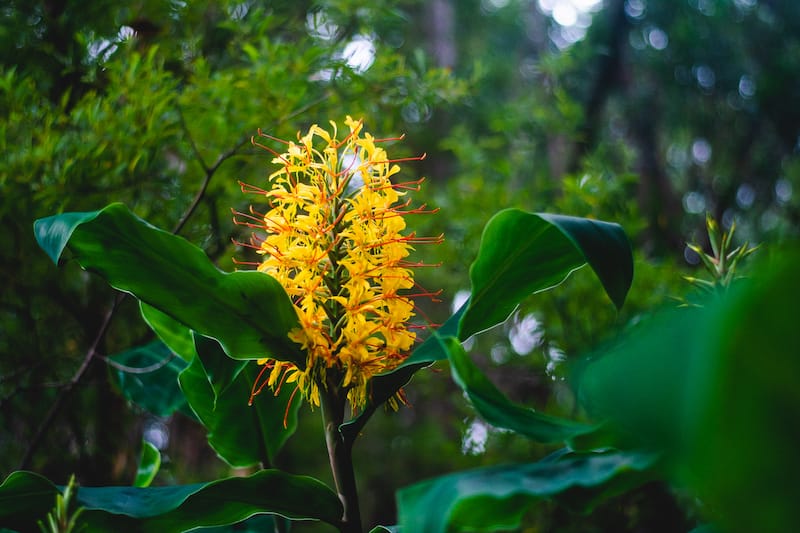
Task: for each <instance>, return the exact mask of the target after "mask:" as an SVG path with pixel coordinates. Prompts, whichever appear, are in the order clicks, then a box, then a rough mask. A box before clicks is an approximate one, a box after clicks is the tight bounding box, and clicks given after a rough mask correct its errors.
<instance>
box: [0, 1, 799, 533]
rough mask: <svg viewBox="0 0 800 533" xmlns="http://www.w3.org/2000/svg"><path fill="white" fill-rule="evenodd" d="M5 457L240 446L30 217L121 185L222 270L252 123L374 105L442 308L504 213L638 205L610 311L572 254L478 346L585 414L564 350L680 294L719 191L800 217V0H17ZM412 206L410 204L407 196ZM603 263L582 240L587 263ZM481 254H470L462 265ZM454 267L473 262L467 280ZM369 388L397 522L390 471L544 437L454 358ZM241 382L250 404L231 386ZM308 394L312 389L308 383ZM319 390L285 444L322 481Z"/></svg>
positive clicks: (3, 373)
mask: <svg viewBox="0 0 800 533" xmlns="http://www.w3.org/2000/svg"><path fill="white" fill-rule="evenodd" d="M0 114H2V119H0V143H2V145H1V146H0V148H1V149H2V156H0V217H1V218H2V229H1V230H0V244H1V245H2V246H0V250H2V251H0V275H1V276H2V279H3V290H2V302H1V305H0V428H2V431H0V475H2V476H3V477H5V475H7V474H8V473H10V472H11V471H13V470H15V469H19V468H24V469H30V470H34V471H36V472H40V473H42V474H44V475H46V476H47V477H49V478H50V479H53V480H55V481H57V482H59V483H64V482H66V480H67V478H68V477H69V475H70V474H71V473H75V474H76V476H77V479H78V481H79V482H80V483H81V484H83V485H87V486H90V485H126V484H130V482H131V480H132V478H133V477H134V475H135V473H136V466H137V461H138V457H139V453H140V447H141V442H142V439H143V438H144V439H145V440H147V441H149V442H151V443H153V444H154V445H156V447H158V448H159V449H160V450H161V451H162V455H163V459H164V464H163V465H162V469H161V471H160V473H159V475H158V477H157V479H156V482H155V484H171V483H191V482H196V481H203V480H208V479H213V478H215V477H218V476H221V475H226V474H229V473H231V471H230V470H231V469H230V468H229V467H228V466H226V465H225V463H224V462H222V461H220V460H219V459H218V458H217V457H216V455H215V453H214V452H213V450H211V449H210V448H209V447H208V445H207V443H206V440H205V435H204V431H203V429H202V428H201V427H200V426H199V425H197V424H196V423H195V422H194V421H192V420H191V419H190V418H188V417H186V416H184V415H182V414H181V413H180V412H178V413H175V414H169V415H168V416H167V413H150V412H145V411H143V410H142V409H141V408H138V407H135V406H133V405H131V403H130V402H129V399H127V398H125V397H124V396H123V395H122V394H121V393H120V389H119V387H118V384H119V380H120V379H125V376H124V374H125V372H124V371H123V370H120V368H119V365H117V366H115V364H114V360H113V359H111V358H110V357H111V356H112V355H113V354H116V353H118V352H121V351H123V350H125V349H126V348H128V347H130V346H132V345H137V344H142V343H144V342H146V341H148V340H150V339H151V337H152V333H150V332H149V330H148V328H147V327H146V325H145V324H144V323H143V322H142V320H141V317H140V316H139V311H138V308H137V306H136V305H135V302H133V301H130V300H129V301H124V302H122V304H121V305H120V306H119V308H118V309H116V310H115V311H114V312H113V317H112V320H111V322H110V323H109V324H108V329H107V331H106V332H105V334H104V335H102V336H100V337H98V332H99V331H101V330H102V329H103V327H104V326H103V324H104V323H105V322H106V319H107V317H108V316H109V313H111V310H112V309H113V308H114V307H115V300H116V297H115V294H114V291H113V289H111V288H109V287H108V286H107V285H106V284H105V283H104V282H102V281H101V280H99V279H96V278H95V277H93V276H92V275H90V274H87V273H85V272H82V271H80V269H79V267H78V266H77V265H76V264H74V263H73V264H69V263H68V264H67V265H65V266H64V267H63V268H60V269H57V268H56V267H55V266H54V265H53V264H52V263H51V262H50V261H49V260H48V259H47V257H46V256H45V254H44V253H43V252H42V251H41V250H40V249H39V247H38V245H37V244H36V242H35V240H34V238H33V232H32V223H33V221H34V220H35V219H36V218H40V217H43V216H47V215H50V214H53V213H56V212H62V211H89V210H94V209H99V208H100V207H102V206H103V205H105V204H107V203H109V202H111V201H122V202H124V203H126V204H128V205H129V206H130V207H131V208H132V209H133V210H134V211H135V212H136V213H137V214H138V215H139V216H141V217H143V218H145V219H147V220H149V221H150V222H152V223H153V224H156V225H158V226H160V227H164V228H175V229H177V230H178V231H179V233H180V234H181V235H183V236H185V237H186V238H187V239H189V240H190V241H192V242H195V243H197V244H199V245H201V246H202V247H203V249H204V250H205V251H206V253H207V254H208V255H209V256H210V257H211V258H212V259H213V260H214V261H215V263H216V264H217V265H218V266H219V267H220V268H222V269H223V270H228V271H229V270H232V269H234V268H235V267H236V266H235V264H234V262H233V259H234V258H235V259H237V260H248V259H250V260H252V259H253V257H252V256H249V252H248V251H247V250H245V249H243V248H242V247H240V246H237V245H236V244H235V242H236V241H243V240H246V233H245V231H244V228H242V227H240V226H236V225H234V224H233V221H232V217H231V214H230V210H231V208H233V209H235V210H238V211H244V210H246V209H247V206H248V205H249V204H250V202H251V201H252V198H251V197H246V196H244V195H243V194H242V193H241V190H240V186H239V181H240V180H241V181H243V182H246V183H250V184H253V185H256V186H259V185H263V184H264V183H265V180H266V176H267V175H268V174H269V173H270V172H271V167H270V163H269V157H267V156H265V154H264V153H263V152H259V151H258V150H256V149H255V148H253V147H252V146H251V145H250V142H249V141H250V136H251V135H253V134H255V132H256V131H257V129H258V128H261V129H263V130H264V131H265V132H268V133H269V134H271V135H274V136H276V137H280V138H284V139H292V138H294V137H295V135H296V133H297V131H299V130H305V129H307V127H308V126H309V125H310V124H312V123H319V124H322V125H326V124H327V121H328V120H329V119H331V120H336V121H338V122H341V121H342V120H343V119H344V117H345V115H352V116H354V117H363V119H364V122H365V124H366V125H367V127H368V129H369V131H371V132H373V133H375V134H376V135H380V136H385V137H395V136H399V135H401V134H405V135H406V138H405V140H404V142H403V143H400V144H398V145H397V149H399V150H401V152H400V153H395V152H393V153H392V155H393V156H397V157H405V156H414V155H419V154H422V153H426V154H427V157H426V159H425V160H424V161H421V162H418V163H411V164H406V165H405V166H404V170H403V172H404V175H406V176H408V177H409V178H410V179H417V178H418V177H420V176H425V177H426V178H427V181H426V182H425V183H424V185H423V189H422V193H420V194H419V196H418V197H419V198H422V199H424V201H425V203H427V204H428V205H429V206H430V207H435V208H438V209H440V211H439V214H438V215H437V216H435V217H425V220H420V221H419V223H420V227H418V228H415V229H417V230H418V231H419V232H420V233H425V234H432V235H433V234H438V233H444V234H445V242H444V244H442V245H440V246H437V247H426V249H425V250H421V254H420V255H421V259H423V260H424V261H425V262H427V263H441V264H442V265H443V266H442V267H441V268H432V269H426V270H424V271H423V272H422V273H420V274H419V278H420V282H421V284H422V285H423V286H425V287H428V288H442V289H443V294H442V300H443V301H442V302H441V303H439V304H436V305H428V304H426V307H425V309H424V311H425V313H426V314H427V315H428V316H429V318H430V320H431V321H432V322H434V323H436V322H440V321H441V320H443V319H444V318H445V317H446V316H448V315H449V313H450V311H451V310H452V309H453V305H454V302H458V301H461V300H460V299H461V298H462V297H463V295H464V292H463V291H464V290H466V289H468V287H466V286H463V283H464V281H463V280H466V279H468V278H467V275H466V272H467V270H468V268H469V264H470V263H471V261H472V259H473V258H474V257H475V254H476V251H477V246H478V243H479V237H480V232H481V230H482V228H483V226H484V224H485V223H486V221H487V220H488V218H489V217H490V216H491V215H492V214H493V213H495V212H496V211H498V210H499V209H502V208H505V207H519V208H523V209H526V210H530V211H542V212H554V213H563V214H569V215H575V216H582V217H591V218H599V219H604V220H610V221H616V222H618V223H620V224H621V225H622V226H623V227H624V228H625V230H626V232H627V233H628V235H629V237H630V238H631V241H632V243H633V246H634V253H635V258H636V264H635V272H636V277H635V279H634V284H633V287H632V289H631V292H630V294H629V296H628V301H627V302H626V305H625V307H624V308H623V309H622V311H621V312H619V313H617V312H616V311H615V310H614V308H613V307H612V306H611V305H610V304H609V303H608V301H607V300H606V299H605V296H603V295H602V294H601V293H600V292H599V291H598V290H597V288H596V286H595V285H594V283H595V281H594V280H592V279H591V274H590V273H589V272H584V271H580V272H578V273H577V275H576V276H573V277H572V278H570V280H568V281H567V282H566V283H565V285H564V286H563V287H561V288H560V289H559V290H558V291H556V292H554V293H552V294H546V295H537V296H536V297H534V298H532V299H531V300H530V301H529V302H528V303H526V304H525V305H524V306H522V307H521V308H520V309H519V310H518V311H517V312H516V313H515V314H514V315H513V316H512V317H511V319H509V321H507V322H506V323H505V324H504V325H503V326H502V327H499V328H496V330H495V331H494V332H493V335H489V336H484V337H482V338H481V339H479V340H477V341H475V343H476V344H475V345H474V346H473V347H472V352H471V353H472V354H473V359H474V360H475V361H476V362H478V364H479V365H480V366H481V367H482V368H483V369H484V370H486V371H487V373H488V374H489V375H490V376H492V378H493V379H494V381H495V382H496V383H498V384H499V385H500V386H501V388H502V389H503V390H504V391H506V392H507V393H508V394H509V396H511V397H512V398H513V399H515V400H517V401H520V402H523V403H525V404H526V405H530V406H533V407H537V408H539V409H542V410H547V411H548V412H551V413H557V414H558V413H561V414H573V411H574V410H575V409H576V402H575V398H574V397H573V393H572V391H571V389H570V387H569V386H568V383H567V382H566V381H565V380H564V379H563V378H564V377H565V373H566V368H567V367H568V365H567V362H568V361H569V360H570V359H571V358H574V357H576V356H578V355H581V354H582V353H584V352H586V351H587V350H588V349H590V348H591V347H593V346H597V345H598V343H601V342H603V341H605V340H608V339H609V338H611V337H613V336H614V335H615V334H616V333H618V332H619V331H622V330H623V329H624V328H625V327H626V326H627V325H629V324H631V323H633V322H636V321H637V320H639V319H640V318H641V317H642V316H643V315H645V314H647V313H648V312H649V311H651V310H653V309H655V308H658V307H663V306H665V305H667V306H669V305H676V304H675V303H674V299H676V298H677V299H680V298H682V297H684V296H685V295H686V294H687V292H688V291H689V290H690V289H691V287H690V285H689V284H687V283H686V282H685V281H683V280H682V276H683V275H687V274H692V273H693V271H694V270H695V269H698V268H699V263H700V261H699V258H698V256H697V255H696V254H694V252H692V251H691V250H690V249H689V248H687V246H686V243H687V242H699V243H701V244H707V243H704V240H703V239H705V233H704V232H705V216H706V212H709V213H711V215H712V216H713V217H714V218H716V219H717V220H719V221H720V223H721V224H722V226H723V227H724V228H729V227H730V226H731V224H732V223H733V222H734V220H735V221H736V225H737V230H736V238H737V241H738V242H742V241H749V242H750V243H751V244H758V243H767V244H768V243H771V242H779V241H782V240H785V239H787V238H791V237H796V236H797V234H798V228H800V226H798V216H799V215H800V211H798V207H799V206H800V199H799V197H798V195H797V194H795V192H796V191H797V190H799V189H800V158H798V151H799V150H800V139H799V138H798V134H799V133H800V131H799V129H798V128H799V126H798V125H800V5H798V4H797V3H796V2H792V1H790V0H783V1H781V0H688V1H680V2H668V1H654V0H650V1H646V0H625V1H621V0H606V1H605V2H603V1H593V0H537V1H527V0H482V1H480V2H478V1H471V0H431V1H427V2H423V1H411V0H409V1H396V2H390V1H382V0H373V1H369V2H368V1H362V0H331V1H316V2H308V1H292V2H257V1H245V2H240V1H220V2H212V3H206V2H181V1H169V2H167V1H161V2H159V1H138V2H126V1H123V2H108V1H105V0H99V1H93V2H90V3H88V4H87V3H84V2H79V1H67V0H63V1H59V0H53V1H45V2H27V1H25V2H23V1H10V2H5V3H4V5H3V6H2V7H0ZM412 222H417V221H416V220H413V221H412ZM584 270H586V269H584ZM459 280H462V281H459ZM459 283H462V284H459ZM435 368H436V369H437V371H434V372H430V371H427V372H421V373H419V374H418V375H417V376H416V377H415V379H414V381H412V383H411V384H410V385H409V386H408V387H407V388H406V393H407V395H408V398H409V400H410V403H411V405H412V406H413V407H411V408H403V409H401V410H400V412H398V413H392V412H387V413H379V414H378V415H377V416H376V418H375V420H374V421H373V423H372V424H371V425H370V427H369V429H368V431H367V432H366V433H365V434H364V435H363V438H362V439H361V440H360V441H359V444H358V446H357V448H356V450H355V452H354V454H355V458H356V459H355V460H356V470H357V474H358V481H359V487H360V489H361V493H362V498H363V502H362V505H363V508H364V515H365V522H367V523H384V524H389V523H394V521H395V520H394V513H395V508H394V491H395V490H397V489H398V488H399V487H403V486H406V485H409V484H411V483H414V482H416V481H419V480H421V479H424V478H428V477H431V476H435V475H439V474H443V473H446V472H451V471H453V470H456V469H462V468H468V467H473V466H480V465H488V464H497V463H499V462H509V461H515V460H517V461H523V460H530V458H531V457H541V456H542V455H544V453H545V452H546V451H547V449H546V447H544V446H542V445H538V444H535V443H531V442H530V441H527V440H524V439H520V438H518V437H516V436H514V435H510V434H508V433H506V432H503V431H497V430H494V429H493V428H491V427H490V426H488V425H486V424H485V423H484V422H482V421H481V420H480V419H478V418H477V417H476V416H475V413H474V412H473V410H472V409H471V408H470V406H469V405H468V404H467V403H466V402H465V401H464V400H463V397H462V394H461V392H460V390H458V389H457V388H456V387H455V386H454V385H453V384H452V381H451V380H450V377H449V375H448V369H447V366H446V365H441V364H439V365H437V366H436V367H435ZM242 408H243V409H246V408H247V406H242ZM304 411H305V413H304V414H306V415H307V414H308V413H307V411H308V408H307V407H305V408H304ZM323 441H324V439H323V438H322V436H321V427H319V421H318V420H317V419H316V416H301V420H300V426H299V428H298V434H297V435H295V436H293V437H292V439H291V441H290V443H289V445H288V446H286V447H285V448H284V450H283V451H282V452H281V455H280V456H279V459H278V461H277V464H278V466H279V467H280V468H282V469H284V470H287V471H289V472H294V473H303V474H311V475H315V476H317V477H320V478H321V479H323V480H328V478H329V476H330V474H329V473H328V472H327V456H326V453H325V450H324V444H323ZM694 511H695V510H694V509H693V505H692V502H690V501H686V498H685V497H684V496H683V495H681V494H680V493H679V492H676V491H675V490H674V489H672V488H669V487H667V486H666V485H663V484H661V483H652V484H648V485H645V486H644V487H642V488H640V489H637V490H636V491H634V492H632V493H629V494H626V495H624V496H622V497H620V498H618V499H614V500H612V501H610V502H608V503H606V504H604V505H603V506H602V507H601V508H600V509H598V510H596V511H595V513H594V514H593V515H592V516H590V517H586V516H579V515H573V514H570V513H568V512H566V511H564V510H563V509H562V508H558V507H556V506H548V505H544V506H540V507H537V510H536V512H535V513H533V515H532V516H531V518H530V521H531V523H532V524H535V525H538V527H540V528H541V529H543V530H554V529H558V530H559V531H570V530H574V531H592V530H596V531H604V530H614V531H633V530H635V529H636V528H645V529H646V530H648V531H654V530H658V529H661V530H663V531H675V530H679V529H680V528H682V527H689V526H690V525H691V524H693V523H694V521H695V518H696V517H695V516H694V515H693V513H694Z"/></svg>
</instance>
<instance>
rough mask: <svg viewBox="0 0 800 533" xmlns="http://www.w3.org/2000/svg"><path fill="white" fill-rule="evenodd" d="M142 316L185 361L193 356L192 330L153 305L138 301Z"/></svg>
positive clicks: (159, 336) (160, 337)
mask: <svg viewBox="0 0 800 533" xmlns="http://www.w3.org/2000/svg"><path fill="white" fill-rule="evenodd" d="M139 310H140V311H141V313H142V318H143V319H144V321H145V322H146V323H147V325H148V326H150V329H152V330H153V331H154V332H155V334H156V335H158V338H159V339H161V340H162V341H163V342H164V344H166V345H167V346H168V347H169V349H170V350H172V352H173V353H175V354H176V355H178V356H179V357H180V358H181V359H183V360H184V361H186V362H187V363H188V362H189V361H191V360H192V358H193V357H194V340H193V339H192V330H191V329H189V328H187V327H186V326H184V325H183V324H182V323H180V322H178V321H177V320H175V319H174V318H172V317H171V316H169V315H168V314H166V313H162V312H161V311H159V310H158V309H156V308H155V307H153V306H150V305H147V304H146V303H144V302H141V301H140V302H139Z"/></svg>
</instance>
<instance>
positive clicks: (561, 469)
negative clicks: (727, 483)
mask: <svg viewBox="0 0 800 533" xmlns="http://www.w3.org/2000/svg"><path fill="white" fill-rule="evenodd" d="M656 461H657V457H656V456H655V455H654V454H652V453H647V452H609V453H595V454H580V455H579V454H571V453H561V454H558V456H557V457H556V458H554V459H551V458H546V459H544V460H542V461H539V462H537V463H532V464H524V465H506V466H496V467H490V468H481V469H477V470H469V471H465V472H458V473H455V474H450V475H446V476H442V477H438V478H434V479H432V480H428V481H423V482H421V483H418V484H416V485H412V486H410V487H407V488H404V489H402V490H400V491H399V492H398V494H397V508H398V516H399V525H400V527H401V528H402V530H403V531H425V532H426V533H440V532H442V533H444V532H447V531H497V530H506V529H515V528H519V527H520V521H521V519H522V517H523V515H524V514H525V512H526V511H527V510H528V509H529V508H530V506H531V505H532V504H533V503H535V502H536V501H537V500H540V499H542V498H552V497H559V498H560V499H562V500H563V501H565V502H567V503H574V504H576V505H575V507H578V506H580V507H584V508H588V509H591V507H592V506H593V505H594V504H596V503H597V502H599V501H602V500H603V499H605V498H608V497H609V496H611V495H615V494H619V493H620V492H622V491H624V490H627V489H629V488H631V487H633V486H636V485H637V484H640V483H642V482H644V481H645V480H647V479H649V478H650V477H651V472H650V470H651V468H653V466H654V465H655V463H656Z"/></svg>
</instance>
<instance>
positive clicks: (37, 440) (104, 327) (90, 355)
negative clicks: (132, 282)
mask: <svg viewBox="0 0 800 533" xmlns="http://www.w3.org/2000/svg"><path fill="white" fill-rule="evenodd" d="M124 298H125V294H124V293H117V295H116V296H115V297H114V303H113V304H112V305H111V309H109V310H108V312H107V313H106V316H105V318H104V319H103V323H102V324H101V325H100V329H99V330H98V331H97V335H95V337H94V341H93V342H92V345H91V346H90V347H89V350H88V351H87V352H86V355H85V356H84V357H83V362H82V363H81V366H80V367H79V368H78V370H77V372H75V374H74V375H73V376H72V379H70V380H69V382H67V384H66V385H65V386H64V388H62V389H61V391H60V392H59V393H58V396H57V397H56V400H55V401H54V402H53V405H52V406H50V410H49V411H48V412H47V414H46V415H45V416H44V419H42V423H41V424H39V428H38V429H37V430H36V434H35V435H34V436H33V438H32V439H31V441H30V444H28V449H27V450H26V451H25V455H24V456H23V457H22V461H21V462H20V467H19V469H20V470H25V469H27V468H29V467H30V462H31V459H32V458H33V454H34V453H35V452H36V450H37V449H38V448H39V445H40V444H41V442H42V438H43V437H44V434H45V432H46V431H47V430H48V429H49V427H50V424H52V423H53V420H54V419H55V417H56V415H57V414H58V413H59V411H61V407H63V405H64V401H65V400H66V399H67V396H69V394H70V393H71V392H72V390H73V389H74V388H75V386H77V385H78V383H79V382H80V381H81V379H83V376H84V374H86V371H87V370H88V369H89V366H90V365H91V363H92V361H93V360H94V358H95V356H96V355H97V348H98V346H100V343H101V342H102V340H103V337H104V336H105V334H106V332H107V331H108V327H109V326H110V325H111V319H112V318H113V317H114V314H115V313H116V310H117V308H118V307H119V304H120V303H121V302H122V300H123V299H124Z"/></svg>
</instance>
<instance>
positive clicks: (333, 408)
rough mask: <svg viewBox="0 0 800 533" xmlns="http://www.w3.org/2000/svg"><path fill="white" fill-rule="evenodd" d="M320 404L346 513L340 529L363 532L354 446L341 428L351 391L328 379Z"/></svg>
mask: <svg viewBox="0 0 800 533" xmlns="http://www.w3.org/2000/svg"><path fill="white" fill-rule="evenodd" d="M329 377H330V376H329ZM320 403H321V404H322V421H323V424H324V427H325V444H326V445H327V447H328V459H329V460H330V464H331V473H333V482H334V483H335V484H336V492H338V493H339V499H340V500H342V504H343V505H344V515H343V516H342V524H341V527H340V529H339V530H340V531H341V532H342V533H362V528H361V514H360V511H359V507H358V491H357V489H356V478H355V473H354V471H353V457H352V451H353V447H352V443H347V442H345V440H344V438H343V437H342V434H341V432H340V431H339V426H341V425H342V422H344V410H345V405H346V403H347V394H346V393H345V391H343V390H342V388H341V386H340V385H338V383H337V381H336V380H333V379H328V387H327V388H320Z"/></svg>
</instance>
